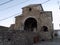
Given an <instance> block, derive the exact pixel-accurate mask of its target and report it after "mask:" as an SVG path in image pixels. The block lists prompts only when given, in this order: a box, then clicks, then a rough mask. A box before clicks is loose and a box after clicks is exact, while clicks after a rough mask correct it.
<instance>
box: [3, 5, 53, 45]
mask: <svg viewBox="0 0 60 45" xmlns="http://www.w3.org/2000/svg"><path fill="white" fill-rule="evenodd" d="M52 21H53V19H52V11H44V10H43V8H42V5H41V4H31V5H28V6H26V7H23V8H22V14H21V15H18V16H16V17H15V24H12V25H11V26H10V29H9V30H8V31H6V34H4V35H5V39H4V41H5V42H4V43H5V44H6V45H24V44H25V45H32V44H33V43H38V42H40V41H48V40H51V39H53V24H52ZM6 41H7V42H6Z"/></svg>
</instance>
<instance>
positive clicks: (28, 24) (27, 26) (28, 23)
mask: <svg viewBox="0 0 60 45" xmlns="http://www.w3.org/2000/svg"><path fill="white" fill-rule="evenodd" d="M34 29H37V21H36V19H34V18H31V17H30V18H28V19H26V20H25V23H24V30H26V31H34Z"/></svg>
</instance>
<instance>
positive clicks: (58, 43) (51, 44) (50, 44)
mask: <svg viewBox="0 0 60 45" xmlns="http://www.w3.org/2000/svg"><path fill="white" fill-rule="evenodd" d="M33 45H60V39H53V41H44V42H40V43H37V44H33Z"/></svg>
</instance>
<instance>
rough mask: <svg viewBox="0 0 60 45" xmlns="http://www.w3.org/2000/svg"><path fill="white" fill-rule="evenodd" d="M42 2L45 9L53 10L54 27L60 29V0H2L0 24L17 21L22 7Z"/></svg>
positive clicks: (8, 24) (9, 23)
mask: <svg viewBox="0 0 60 45" xmlns="http://www.w3.org/2000/svg"><path fill="white" fill-rule="evenodd" d="M58 1H59V2H58ZM45 2H46V3H45ZM41 3H43V4H42V6H43V9H44V10H45V11H52V16H53V22H52V23H54V24H53V25H54V29H60V27H59V24H60V15H59V13H60V10H59V5H60V0H48V1H47V0H0V26H7V27H9V26H10V25H11V24H13V23H15V16H17V15H20V14H21V13H22V9H21V8H22V7H24V6H27V5H29V4H41ZM8 17H9V18H8Z"/></svg>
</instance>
